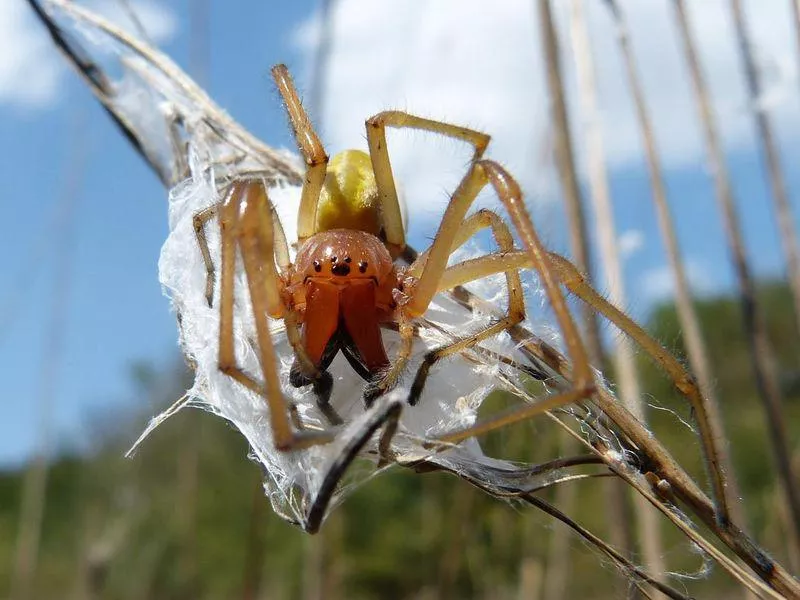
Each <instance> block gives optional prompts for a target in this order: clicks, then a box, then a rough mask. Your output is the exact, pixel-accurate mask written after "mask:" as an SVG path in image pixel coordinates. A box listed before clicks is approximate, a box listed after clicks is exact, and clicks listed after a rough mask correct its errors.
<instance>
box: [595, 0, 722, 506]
mask: <svg viewBox="0 0 800 600" xmlns="http://www.w3.org/2000/svg"><path fill="white" fill-rule="evenodd" d="M606 3H607V6H608V7H609V8H610V9H611V13H612V16H613V18H614V21H615V25H616V27H615V29H616V32H617V37H618V41H619V46H620V50H621V52H622V58H623V62H624V64H625V71H626V74H627V79H628V85H629V87H630V90H631V94H632V96H633V101H634V105H635V108H636V117H637V120H638V122H639V128H640V130H641V135H642V142H643V144H644V151H645V158H646V161H647V168H648V171H649V174H650V184H651V187H652V191H653V203H654V204H655V208H656V213H657V215H658V224H659V229H660V231H661V237H662V239H663V240H664V246H665V249H666V253H667V261H668V263H669V266H670V270H671V271H672V275H673V279H674V282H675V304H676V307H677V310H678V319H679V321H680V324H681V329H682V330H683V336H684V339H685V342H686V351H687V354H688V357H689V363H690V364H691V366H692V370H693V371H694V374H695V376H696V377H697V381H698V384H699V386H700V390H701V392H702V395H703V397H702V398H701V404H702V411H703V412H704V413H705V417H706V418H700V417H701V415H698V424H699V426H700V434H701V436H702V438H703V442H704V447H705V448H706V451H707V456H706V460H707V464H708V470H709V477H710V478H711V483H712V486H713V488H714V500H715V501H716V502H717V503H718V505H719V516H720V518H722V519H723V520H727V519H728V518H729V512H730V511H729V508H728V507H729V506H730V503H731V502H730V498H729V490H728V489H727V487H726V480H725V473H724V472H723V470H722V466H721V461H720V458H719V457H720V448H719V447H720V444H721V442H722V440H724V435H723V432H722V425H721V418H720V411H719V408H718V403H717V402H715V399H714V397H713V396H711V397H710V396H709V392H710V391H711V390H712V388H713V383H712V382H713V377H712V375H711V367H710V365H709V361H708V352H707V350H706V347H705V344H704V342H703V338H702V334H701V332H700V321H699V319H698V317H697V313H696V311H695V308H694V304H693V303H692V297H691V291H690V290H689V282H688V279H687V277H686V270H685V268H684V264H683V259H682V257H681V253H680V250H679V248H678V239H677V236H676V234H675V224H674V222H673V220H672V214H671V213H670V209H669V205H668V203H667V192H666V189H665V186H664V175H663V170H662V167H661V160H660V158H659V156H658V151H657V149H656V141H655V136H654V133H653V126H652V120H651V118H650V114H649V112H648V110H647V105H646V102H645V98H644V92H643V90H642V84H641V81H640V80H639V74H638V72H637V70H636V65H635V62H634V55H633V50H632V48H631V44H630V40H629V35H628V31H627V27H626V24H625V20H624V18H623V15H622V13H621V11H620V9H619V6H618V5H617V3H616V2H615V1H614V0H606Z"/></svg>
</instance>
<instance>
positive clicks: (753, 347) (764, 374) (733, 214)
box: [673, 0, 800, 550]
mask: <svg viewBox="0 0 800 600" xmlns="http://www.w3.org/2000/svg"><path fill="white" fill-rule="evenodd" d="M673 4H674V6H675V14H676V16H677V20H678V31H679V33H680V37H681V41H682V45H683V52H684V55H685V58H686V63H687V66H688V67H689V74H690V78H691V81H692V90H693V93H694V96H695V102H696V104H697V110H698V116H699V119H700V122H701V125H702V130H703V137H704V140H705V145H706V154H707V158H708V162H709V165H710V167H711V173H712V175H713V178H714V187H715V189H716V196H717V203H718V205H719V209H720V212H721V213H722V221H723V224H724V226H725V235H726V237H727V242H728V251H729V252H730V257H731V261H732V263H733V267H734V271H735V272H736V278H737V283H738V286H739V302H740V304H741V307H742V319H743V320H744V330H745V334H746V336H747V342H748V347H749V350H750V360H751V363H752V365H753V375H754V378H755V382H756V388H757V390H758V392H759V396H760V397H761V399H762V402H764V404H765V405H771V404H778V405H781V404H782V403H783V400H782V399H781V398H773V399H770V398H769V395H770V394H774V393H776V392H778V393H779V392H780V385H779V382H778V379H777V367H776V360H775V350H774V348H773V347H772V344H771V343H770V341H769V337H768V335H767V330H766V323H765V321H764V315H763V312H762V310H761V307H760V306H759V305H758V299H757V297H756V286H755V281H754V279H753V275H752V271H751V268H750V264H749V262H748V259H747V255H746V253H745V248H744V240H743V237H742V229H741V225H740V222H739V215H738V213H737V211H736V205H735V202H734V197H733V189H732V187H731V182H730V176H729V174H728V169H727V166H726V164H725V157H724V153H723V150H722V145H721V143H720V138H719V134H718V132H717V125H716V122H715V119H714V115H713V110H712V107H711V100H710V98H709V94H708V88H707V86H706V82H705V78H704V76H703V73H702V70H701V66H700V60H699V56H698V53H697V48H696V44H695V41H694V38H693V36H692V32H691V29H690V26H689V19H688V16H687V12H686V3H685V0H674V3H673ZM722 459H723V464H724V465H725V466H726V468H727V471H728V484H729V486H730V487H731V495H732V496H733V497H734V498H739V497H740V492H739V485H738V482H737V480H736V477H735V476H734V471H733V468H732V462H731V457H730V454H729V452H728V451H727V450H726V449H724V448H723V453H722ZM731 511H732V514H733V516H734V518H735V519H736V520H737V521H738V522H740V523H744V518H745V515H744V511H743V510H742V507H741V505H740V503H738V502H734V503H733V504H732V505H731ZM789 533H790V535H788V536H787V538H788V542H789V543H790V544H791V545H792V546H793V547H794V548H795V550H797V549H798V548H800V542H799V541H798V537H797V535H796V534H791V532H789Z"/></svg>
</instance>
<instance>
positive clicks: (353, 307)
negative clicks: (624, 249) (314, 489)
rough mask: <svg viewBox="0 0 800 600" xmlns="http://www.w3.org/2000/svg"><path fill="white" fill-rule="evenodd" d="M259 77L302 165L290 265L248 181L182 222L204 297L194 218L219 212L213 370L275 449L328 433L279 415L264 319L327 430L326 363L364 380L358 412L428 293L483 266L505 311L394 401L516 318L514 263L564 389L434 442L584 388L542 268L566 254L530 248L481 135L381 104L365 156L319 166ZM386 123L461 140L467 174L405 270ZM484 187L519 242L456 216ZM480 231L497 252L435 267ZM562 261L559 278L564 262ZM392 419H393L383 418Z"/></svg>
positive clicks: (307, 131)
mask: <svg viewBox="0 0 800 600" xmlns="http://www.w3.org/2000/svg"><path fill="white" fill-rule="evenodd" d="M272 75H273V77H274V79H275V82H276V83H277V86H278V90H279V91H280V94H281V96H282V97H283V100H284V102H285V104H286V110H287V112H288V114H289V120H290V122H291V125H292V129H293V131H294V135H295V138H296V140H297V144H298V147H299V149H300V152H301V154H302V156H303V158H304V159H305V162H306V165H307V170H306V175H305V180H304V183H303V189H302V194H301V199H300V208H299V214H298V225H297V233H298V245H297V254H296V258H295V261H294V263H292V262H291V260H290V254H289V247H288V244H287V241H286V236H285V235H284V232H283V228H282V226H281V223H280V221H279V220H278V218H277V216H276V214H275V211H274V209H273V207H272V205H271V203H270V201H269V199H268V197H267V190H266V188H265V186H264V183H263V182H262V181H261V180H256V179H240V180H236V181H234V182H233V183H232V184H231V186H230V187H229V188H228V190H227V191H226V193H225V194H224V198H223V200H222V202H220V203H219V204H218V205H215V206H212V207H209V208H207V209H205V210H203V211H201V212H199V213H197V214H196V215H195V217H194V228H195V232H196V234H197V239H198V243H199V245H200V248H201V251H202V254H203V259H204V261H205V264H206V271H207V280H206V298H207V300H208V303H209V305H211V303H212V299H213V290H214V268H213V263H212V260H211V255H210V252H209V249H208V245H207V242H206V238H205V233H204V226H205V223H206V222H207V221H208V220H209V219H211V218H213V217H215V216H217V217H218V219H219V223H220V227H221V240H222V247H221V269H220V271H221V274H220V334H219V340H220V341H219V368H220V370H221V371H223V372H224V373H226V374H227V375H229V376H230V377H232V378H233V379H235V380H236V381H238V382H239V383H240V384H242V385H243V386H245V387H247V388H249V389H250V390H252V391H254V392H255V393H257V394H259V395H261V396H262V397H264V398H265V400H266V402H267V405H268V407H269V414H270V425H271V427H272V430H273V436H274V441H275V445H276V447H277V448H278V449H279V450H290V449H296V448H304V447H309V446H312V445H315V444H320V443H326V442H329V441H330V440H331V439H332V438H333V429H331V430H326V431H308V430H303V429H301V428H300V427H299V423H298V421H297V419H293V415H292V413H291V411H290V410H289V406H288V405H287V402H286V400H285V398H284V395H283V393H282V391H281V384H280V379H279V377H278V369H277V360H276V354H275V349H274V346H273V342H272V339H271V336H270V332H269V326H268V324H269V321H268V319H269V318H273V319H283V321H284V324H285V327H286V335H287V338H288V341H289V343H290V344H291V346H292V348H293V350H294V355H295V360H294V364H293V366H292V368H291V373H290V383H291V385H293V386H295V387H302V386H307V385H311V386H313V389H314V392H315V394H316V397H317V401H318V404H319V406H320V408H321V409H322V410H323V412H324V413H325V414H326V416H327V417H328V420H329V421H330V422H331V424H338V423H339V422H340V420H339V419H338V416H337V415H336V414H335V412H334V411H333V410H332V408H331V407H330V406H329V404H328V402H329V398H330V394H331V389H332V385H333V381H332V377H331V375H330V374H329V373H328V372H327V368H328V366H329V365H330V363H331V361H332V360H333V358H334V356H335V355H336V354H337V353H338V352H339V351H341V352H342V353H343V354H344V356H345V357H346V358H347V360H348V362H349V363H350V365H351V366H352V367H353V370H354V371H355V372H356V373H358V374H359V375H360V376H361V377H362V378H363V379H365V380H366V381H367V385H366V387H365V389H364V401H365V403H366V404H367V406H370V405H371V404H372V402H373V401H374V400H375V399H376V398H378V397H379V396H381V395H382V394H384V393H386V392H387V391H389V390H391V389H392V388H393V387H394V386H395V385H396V384H397V381H398V379H399V376H400V375H401V374H402V373H403V371H404V369H405V367H406V365H407V363H408V360H409V358H410V356H411V353H412V344H413V339H414V326H413V322H414V319H416V318H418V317H420V316H422V315H424V313H425V311H426V310H427V309H428V306H429V304H430V303H431V300H432V299H433V297H434V296H435V295H436V294H437V293H439V292H441V291H444V290H450V289H453V288H455V287H457V286H460V285H462V284H464V283H468V282H470V281H474V280H477V279H480V278H483V277H486V276H489V275H492V274H495V273H505V279H506V285H507V288H508V310H507V312H506V314H505V315H504V316H502V317H501V318H499V319H497V320H495V321H493V322H492V323H490V324H489V325H487V326H485V327H483V328H482V329H480V330H478V331H476V332H474V333H471V334H470V335H468V336H465V337H463V338H460V339H457V340H455V341H454V342H452V343H449V344H447V345H445V346H443V347H441V348H437V349H435V350H432V351H430V352H428V353H427V354H426V355H425V358H424V360H423V362H422V365H421V366H420V368H419V370H418V371H417V374H416V377H415V379H414V381H413V384H412V386H411V388H410V394H409V397H408V399H407V402H408V404H410V405H414V404H415V403H416V402H417V401H418V400H419V397H420V395H421V394H422V392H423V389H424V385H425V381H426V379H427V376H428V372H429V370H430V368H431V366H432V365H433V364H434V363H435V362H436V361H437V360H439V359H441V358H442V357H445V356H448V355H451V354H454V353H458V352H461V351H463V350H465V349H468V348H470V347H473V346H475V345H476V344H478V343H479V342H480V341H481V340H484V339H487V338H489V337H491V336H494V335H497V334H498V333H500V332H503V331H505V330H508V329H510V328H512V327H514V326H515V325H516V324H518V323H519V322H520V321H522V320H523V319H524V318H525V304H524V299H523V293H522V286H521V283H520V272H519V270H520V269H521V268H529V267H534V268H536V269H537V271H538V272H539V275H540V278H541V281H542V283H543V285H544V287H545V289H546V291H547V293H548V297H549V300H550V303H551V304H552V306H553V308H554V310H555V314H556V316H557V318H558V320H559V323H560V325H561V328H562V330H563V334H564V339H565V342H566V345H567V349H568V350H569V353H570V357H571V359H572V363H573V388H572V389H571V390H570V391H568V392H566V393H563V394H559V395H557V396H554V397H552V398H550V399H548V400H547V401H544V402H542V403H538V404H537V405H535V406H528V405H526V406H523V407H521V408H516V409H515V410H513V411H511V412H509V413H505V414H502V415H500V416H496V417H494V418H492V419H491V420H489V421H486V422H479V423H477V424H475V425H473V426H471V427H468V428H466V429H463V430H459V431H455V432H449V433H447V434H445V435H443V436H442V437H441V438H440V439H441V440H442V441H446V442H458V441H461V440H464V439H466V438H469V437H472V436H474V435H477V434H480V433H484V432H486V431H490V430H492V429H496V428H499V427H503V426H505V425H507V424H509V423H513V422H516V421H520V420H522V419H525V418H528V417H529V416H532V415H533V414H537V413H540V412H542V410H546V409H547V408H552V407H554V406H558V405H561V404H567V403H570V402H574V401H576V400H579V399H581V398H585V397H587V396H588V395H589V394H591V392H592V390H593V385H594V382H593V378H592V375H591V371H590V369H589V365H588V362H587V360H586V354H585V350H584V348H583V345H582V344H581V342H580V339H579V338H578V334H577V332H576V330H575V325H574V323H573V321H572V319H571V317H570V315H569V313H568V311H567V307H566V303H565V301H564V297H563V295H562V294H561V291H560V290H559V288H558V285H557V281H558V279H557V276H556V274H555V273H554V270H553V269H554V268H559V266H560V263H559V262H558V261H559V260H561V261H564V262H566V261H565V260H564V259H560V257H556V256H555V255H550V254H549V253H547V252H546V251H545V250H544V249H543V248H542V246H541V244H540V242H539V239H538V237H537V235H536V232H535V230H534V227H533V224H532V222H531V219H530V217H529V215H528V213H527V211H526V209H525V206H524V203H523V199H522V194H521V192H520V189H519V186H518V184H517V183H516V182H515V181H514V179H513V178H512V177H511V175H509V174H508V173H507V172H506V171H505V169H504V168H503V167H501V166H500V165H498V164H497V163H495V162H493V161H490V160H484V159H482V156H483V153H484V151H485V150H486V147H487V145H488V144H489V139H490V138H489V136H488V135H486V134H483V133H480V132H477V131H473V130H471V129H467V128H464V127H458V126H455V125H450V124H447V123H442V122H439V121H433V120H429V119H424V118H421V117H417V116H414V115H410V114H407V113H404V112H398V111H389V112H382V113H380V114H378V115H375V116H374V117H371V118H369V119H367V121H366V129H367V140H368V144H369V154H367V153H365V152H362V151H360V150H345V151H343V152H341V153H339V154H337V155H336V156H334V157H333V159H332V160H330V162H329V161H328V156H327V155H326V154H325V150H324V148H323V146H322V144H321V143H320V141H319V138H318V137H317V134H316V133H315V131H314V129H313V127H312V125H311V122H310V121H309V118H308V115H307V114H306V112H305V110H304V108H303V106H302V104H301V102H300V99H299V97H298V94H297V91H296V89H295V87H294V84H293V82H292V79H291V76H290V75H289V72H288V70H287V68H286V67H285V66H284V65H277V66H275V67H274V68H273V69H272ZM387 127H394V128H412V129H420V130H425V131H429V132H433V133H436V134H440V135H444V136H448V137H451V138H455V139H458V140H463V141H465V142H467V143H469V144H471V145H472V146H473V147H474V156H473V159H472V161H471V163H470V167H469V171H468V172H467V174H466V175H465V176H464V178H463V179H462V181H461V183H460V185H459V186H458V188H457V189H456V191H455V192H454V193H453V195H452V197H451V198H450V200H449V203H448V205H447V208H446V210H445V212H444V215H443V217H442V221H441V224H440V226H439V229H438V232H437V234H436V237H435V239H434V241H433V243H432V244H431V246H430V248H428V250H426V251H425V252H423V253H421V254H420V255H419V256H418V257H417V258H416V260H414V261H413V262H412V264H411V265H410V266H409V267H408V268H406V269H404V268H401V267H398V266H396V265H395V262H394V261H395V259H397V258H398V257H399V256H400V254H401V253H402V251H403V249H404V248H405V243H406V242H405V231H404V229H403V222H402V219H401V214H400V205H399V203H398V198H397V191H396V188H395V184H394V178H393V175H392V169H391V165H390V161H389V152H388V150H387V147H386V128H387ZM486 185H491V186H492V187H493V188H494V190H495V192H496V193H497V195H498V197H499V198H500V200H501V201H502V202H503V204H504V205H505V207H506V209H507V210H508V212H509V214H510V216H511V218H512V221H513V223H514V225H515V227H516V229H517V232H518V234H519V237H520V239H521V240H522V242H523V244H524V250H520V249H517V248H515V246H514V238H513V236H512V234H511V230H510V228H509V226H508V225H507V224H506V223H505V221H504V220H503V219H502V218H501V217H500V216H499V215H498V214H497V213H495V212H493V211H491V210H486V209H483V210H480V211H477V212H476V213H474V214H472V215H471V216H469V217H467V212H468V210H469V208H470V206H471V205H472V204H473V202H474V200H475V198H476V197H477V195H478V193H479V192H480V191H481V190H482V189H483V188H484V187H485V186H486ZM485 228H490V229H491V231H492V233H493V235H494V239H495V241H496V243H497V245H498V251H496V252H493V253H490V254H487V255H484V256H481V257H479V258H474V259H471V260H466V261H463V262H460V263H457V264H455V265H452V266H448V259H449V257H450V255H451V254H452V253H453V251H454V250H456V249H457V248H458V247H460V246H461V245H462V244H464V243H465V242H466V241H467V240H468V239H469V238H471V237H472V236H473V235H474V234H475V233H476V232H478V231H480V230H481V229H485ZM237 247H238V249H239V252H240V254H241V257H242V261H243V263H244V269H245V273H246V278H247V284H248V287H249V291H250V296H251V302H252V306H253V312H254V315H255V324H256V338H257V339H256V341H257V344H258V359H259V363H260V368H261V370H262V373H263V377H264V381H263V383H261V382H259V381H258V380H256V379H255V378H253V377H252V376H251V375H250V374H248V373H246V372H245V371H244V370H243V369H241V368H240V367H239V366H238V365H237V363H236V359H235V356H234V343H233V307H234V275H235V262H236V250H237ZM566 264H567V265H568V264H569V263H566ZM561 266H562V267H563V265H561ZM570 267H571V265H570ZM563 268H565V269H567V272H571V271H570V270H569V267H563ZM563 268H562V270H563ZM573 269H574V268H573ZM562 277H563V276H562ZM381 327H390V328H394V329H397V331H398V332H399V335H400V349H399V351H398V353H397V356H396V357H395V359H394V361H390V359H389V357H388V356H387V353H386V350H385V348H384V343H383V338H382V332H381ZM544 405H546V406H544ZM393 416H394V418H395V420H396V414H394V415H393ZM387 418H388V417H387ZM293 425H294V426H293ZM376 427H377V425H376ZM388 430H391V431H393V430H394V426H393V425H392V426H389V425H387V431H388Z"/></svg>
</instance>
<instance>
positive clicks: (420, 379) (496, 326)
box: [408, 209, 525, 406]
mask: <svg viewBox="0 0 800 600" xmlns="http://www.w3.org/2000/svg"><path fill="white" fill-rule="evenodd" d="M487 227H489V228H491V230H492V235H493V236H494V239H495V242H496V243H497V246H498V250H499V251H498V254H499V255H500V256H503V255H505V254H508V253H509V252H512V251H513V250H514V238H513V237H512V235H511V230H510V229H509V227H508V225H507V224H506V223H505V221H503V219H502V218H501V217H500V215H498V214H497V213H495V212H493V211H491V210H488V209H482V210H480V211H478V212H476V213H475V214H474V215H471V216H470V217H468V218H467V219H466V220H465V221H464V222H463V223H462V224H461V226H460V227H459V229H458V231H457V232H456V236H455V240H454V243H453V247H452V249H451V250H450V253H451V254H452V253H453V251H455V250H456V249H457V248H459V247H460V246H461V245H463V244H464V243H465V242H466V241H467V240H468V239H469V238H471V237H472V236H473V235H475V234H476V233H477V232H479V231H481V230H482V229H486V228H487ZM417 262H420V263H422V267H421V269H423V270H424V264H425V263H426V262H427V253H425V254H423V255H420V257H419V258H418V259H417ZM459 264H461V263H459ZM456 266H457V265H453V266H452V267H449V268H448V269H445V273H447V271H448V270H450V269H452V268H454V267H456ZM409 271H410V272H411V273H412V274H413V273H416V272H417V271H418V269H417V267H416V263H415V264H412V265H411V267H410V268H409ZM443 275H444V274H443ZM505 276H506V288H507V290H508V309H507V311H506V315H505V316H504V317H502V318H500V319H497V320H494V321H493V322H492V323H490V324H489V325H487V326H486V327H484V328H483V329H480V330H479V331H476V332H474V333H472V334H470V335H468V336H464V337H461V338H458V339H456V340H454V341H452V342H451V343H449V344H446V345H444V346H441V347H439V348H436V349H434V350H431V351H429V352H427V353H426V354H425V357H424V358H423V360H422V363H421V364H420V366H419V368H418V369H417V374H416V376H415V377H414V382H413V383H412V384H411V389H410V391H409V396H408V403H409V404H411V405H412V406H413V405H414V404H416V403H417V401H418V400H419V397H420V395H421V394H422V390H423V389H424V387H425V383H426V381H427V378H428V374H429V373H430V370H431V368H432V367H433V365H434V364H436V362H437V361H439V360H441V359H442V358H445V357H447V356H450V355H452V354H455V353H456V352H461V351H463V350H465V349H467V348H472V347H473V346H475V345H476V344H478V343H479V342H480V341H482V340H485V339H487V338H489V337H491V336H494V335H496V334H498V333H501V332H503V331H507V330H508V329H510V328H511V327H513V326H514V325H516V324H517V323H520V322H521V321H522V320H524V319H525V299H524V297H523V293H522V282H521V280H520V274H519V269H518V268H511V269H508V270H506V271H505ZM445 289H450V288H445Z"/></svg>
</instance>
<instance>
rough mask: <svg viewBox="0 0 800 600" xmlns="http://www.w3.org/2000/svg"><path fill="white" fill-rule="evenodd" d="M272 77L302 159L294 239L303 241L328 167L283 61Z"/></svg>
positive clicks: (311, 231) (312, 225)
mask: <svg viewBox="0 0 800 600" xmlns="http://www.w3.org/2000/svg"><path fill="white" fill-rule="evenodd" d="M272 77H273V78H274V79H275V84H276V85H277V86H278V91H279V92H280V94H281V96H282V97H283V102H284V104H285V105H286V112H287V113H288V115H289V123H291V125H292V131H293V132H294V137H295V140H297V147H298V149H299V150H300V153H301V154H302V155H303V159H304V160H305V163H306V174H305V179H304V180H303V191H302V194H301V196H300V210H299V212H298V215H297V238H298V243H301V244H302V243H303V242H304V241H305V240H306V239H307V238H309V237H311V236H312V235H314V233H315V231H314V229H315V226H316V222H317V205H318V203H319V196H320V192H321V191H322V186H323V185H324V183H325V173H326V171H327V169H328V155H327V154H326V153H325V148H324V147H323V145H322V142H320V140H319V137H318V136H317V133H316V131H314V126H313V125H312V124H311V119H309V118H308V113H306V110H305V108H303V103H302V102H301V101H300V96H299V95H298V93H297V89H296V88H295V86H294V82H293V81H292V76H291V75H290V74H289V70H288V69H287V68H286V65H275V66H274V67H272Z"/></svg>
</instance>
